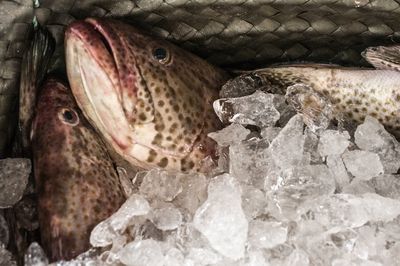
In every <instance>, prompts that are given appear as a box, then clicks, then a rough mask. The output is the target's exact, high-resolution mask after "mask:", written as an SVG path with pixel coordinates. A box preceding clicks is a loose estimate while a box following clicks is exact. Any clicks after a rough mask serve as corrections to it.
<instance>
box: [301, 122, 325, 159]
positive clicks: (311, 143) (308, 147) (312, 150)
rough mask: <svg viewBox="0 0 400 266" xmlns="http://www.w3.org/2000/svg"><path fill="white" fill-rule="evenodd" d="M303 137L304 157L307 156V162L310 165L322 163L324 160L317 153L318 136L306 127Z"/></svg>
mask: <svg viewBox="0 0 400 266" xmlns="http://www.w3.org/2000/svg"><path fill="white" fill-rule="evenodd" d="M304 135H305V140H304V156H305V157H306V156H307V154H309V158H310V159H309V160H310V163H312V164H320V163H323V161H324V160H323V159H322V157H321V155H320V153H319V152H318V143H319V137H318V135H317V134H315V133H314V132H312V131H311V130H310V129H309V128H308V127H307V128H306V129H305V130H304Z"/></svg>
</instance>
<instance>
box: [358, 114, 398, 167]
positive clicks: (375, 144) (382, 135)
mask: <svg viewBox="0 0 400 266" xmlns="http://www.w3.org/2000/svg"><path fill="white" fill-rule="evenodd" d="M354 137H355V143H356V144H357V146H358V147H359V148H360V149H362V150H366V151H370V152H374V153H377V154H378V155H379V157H380V159H381V162H382V164H383V168H384V170H385V173H388V174H392V173H397V170H398V169H399V167H400V145H399V143H398V142H397V140H396V139H395V138H394V137H393V136H392V135H391V134H389V133H388V132H387V131H386V130H385V128H384V127H383V125H381V124H380V123H379V121H378V120H377V119H375V118H373V117H371V116H367V117H366V118H365V121H364V123H363V124H361V125H359V126H358V127H357V130H356V132H355V134H354Z"/></svg>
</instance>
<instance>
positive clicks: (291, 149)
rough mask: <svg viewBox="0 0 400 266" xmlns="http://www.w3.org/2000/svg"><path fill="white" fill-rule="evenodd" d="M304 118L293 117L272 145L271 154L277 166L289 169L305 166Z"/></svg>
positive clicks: (299, 116)
mask: <svg viewBox="0 0 400 266" xmlns="http://www.w3.org/2000/svg"><path fill="white" fill-rule="evenodd" d="M303 127H304V123H303V118H302V116H301V115H295V116H294V117H292V118H291V119H290V120H289V122H288V123H287V124H286V126H285V127H284V128H283V129H282V130H281V131H280V132H279V134H278V136H277V137H276V138H275V139H274V140H273V141H272V143H271V145H270V152H271V155H272V158H273V161H274V163H275V165H277V166H279V167H280V168H281V169H287V168H290V167H293V166H296V165H301V164H303V157H304V156H303V148H304V140H305V138H304V135H303Z"/></svg>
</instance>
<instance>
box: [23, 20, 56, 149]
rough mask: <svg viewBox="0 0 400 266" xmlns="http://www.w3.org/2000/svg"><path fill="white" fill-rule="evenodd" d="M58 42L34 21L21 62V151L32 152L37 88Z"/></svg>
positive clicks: (48, 66)
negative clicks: (29, 40)
mask: <svg viewBox="0 0 400 266" xmlns="http://www.w3.org/2000/svg"><path fill="white" fill-rule="evenodd" d="M55 46H56V42H55V39H54V37H53V36H52V35H51V33H50V32H49V31H48V30H47V29H46V28H44V27H42V26H41V25H40V24H39V23H38V22H37V21H36V23H34V33H33V37H32V41H31V42H30V44H29V46H28V48H27V49H26V50H25V52H24V55H23V57H22V62H21V75H20V88H19V90H20V91H19V95H20V97H19V121H18V130H17V134H18V140H17V141H19V143H18V145H19V146H20V147H19V150H20V151H19V152H20V153H23V154H24V155H29V154H30V138H29V134H30V131H31V130H30V127H31V124H32V118H33V114H34V108H35V104H36V97H37V90H38V88H39V87H40V83H41V82H42V81H43V79H44V77H45V75H46V73H47V71H48V69H49V68H50V61H51V58H52V56H53V54H54V51H55Z"/></svg>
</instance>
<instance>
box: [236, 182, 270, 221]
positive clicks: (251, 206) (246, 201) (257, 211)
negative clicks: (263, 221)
mask: <svg viewBox="0 0 400 266" xmlns="http://www.w3.org/2000/svg"><path fill="white" fill-rule="evenodd" d="M242 191H243V192H242V207H243V211H244V213H245V214H246V217H247V219H248V220H249V221H250V220H252V219H254V218H256V217H257V216H259V215H262V214H265V213H266V207H267V202H266V197H265V193H264V192H263V191H261V190H260V189H258V188H255V187H253V186H246V185H243V186H242Z"/></svg>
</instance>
